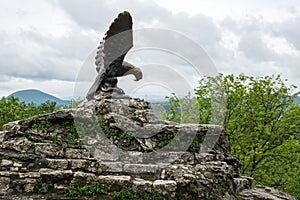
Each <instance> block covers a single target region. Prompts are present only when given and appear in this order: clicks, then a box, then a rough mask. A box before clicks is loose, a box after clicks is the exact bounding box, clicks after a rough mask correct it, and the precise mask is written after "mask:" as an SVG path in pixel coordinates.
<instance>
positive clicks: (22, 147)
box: [2, 137, 32, 153]
mask: <svg viewBox="0 0 300 200" xmlns="http://www.w3.org/2000/svg"><path fill="white" fill-rule="evenodd" d="M31 146H32V142H30V141H29V140H28V139H27V138H25V137H20V138H17V139H16V140H9V141H3V142H2V148H3V149H10V150H15V151H18V152H20V153H26V152H27V151H28V150H30V149H31V148H32V147H31Z"/></svg>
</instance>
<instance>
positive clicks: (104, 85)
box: [87, 11, 142, 100]
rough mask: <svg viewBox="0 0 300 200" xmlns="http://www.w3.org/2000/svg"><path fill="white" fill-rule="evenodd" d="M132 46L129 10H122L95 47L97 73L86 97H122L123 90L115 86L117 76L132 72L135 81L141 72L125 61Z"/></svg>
mask: <svg viewBox="0 0 300 200" xmlns="http://www.w3.org/2000/svg"><path fill="white" fill-rule="evenodd" d="M132 47H133V38H132V18H131V16H130V13H129V12H126V11H124V12H122V13H120V14H119V15H118V17H117V18H116V19H115V20H114V21H113V23H112V24H111V25H110V27H109V30H108V31H107V32H106V34H105V36H104V37H103V39H102V41H101V42H100V45H99V46H98V48H97V54H96V57H95V64H96V70H97V72H98V75H97V77H96V80H95V82H94V84H93V85H92V87H91V88H90V90H89V91H88V94H87V99H88V100H90V99H93V98H94V97H95V95H97V96H100V97H105V98H107V97H122V95H124V91H123V90H122V89H121V88H118V87H117V83H118V80H117V77H120V76H125V75H127V74H133V75H134V76H135V78H136V81H138V80H140V79H141V78H142V72H141V70H140V69H139V68H137V67H135V66H134V65H132V64H130V63H128V62H125V61H124V57H125V55H126V53H127V52H128V51H129V50H130V49H131V48H132Z"/></svg>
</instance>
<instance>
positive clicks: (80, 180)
mask: <svg viewBox="0 0 300 200" xmlns="http://www.w3.org/2000/svg"><path fill="white" fill-rule="evenodd" d="M95 180H96V175H95V174H92V173H84V172H75V173H74V177H73V179H72V183H76V185H79V186H83V185H86V184H89V183H92V182H94V181H95Z"/></svg>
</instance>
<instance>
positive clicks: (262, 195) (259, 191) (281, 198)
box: [239, 185, 297, 200]
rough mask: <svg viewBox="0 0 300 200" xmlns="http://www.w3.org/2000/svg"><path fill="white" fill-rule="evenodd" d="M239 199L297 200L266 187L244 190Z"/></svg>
mask: <svg viewBox="0 0 300 200" xmlns="http://www.w3.org/2000/svg"><path fill="white" fill-rule="evenodd" d="M239 198H240V199H241V200H253V199H263V200H297V199H296V198H295V197H292V196H290V195H288V194H285V193H282V192H280V191H278V190H275V189H273V188H270V187H266V186H259V185H258V186H256V187H255V188H252V189H248V190H244V191H242V192H241V193H240V196H239Z"/></svg>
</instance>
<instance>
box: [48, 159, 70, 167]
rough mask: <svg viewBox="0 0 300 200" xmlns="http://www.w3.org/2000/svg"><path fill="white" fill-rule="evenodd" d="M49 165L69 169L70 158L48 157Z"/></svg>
mask: <svg viewBox="0 0 300 200" xmlns="http://www.w3.org/2000/svg"><path fill="white" fill-rule="evenodd" d="M46 163H47V167H49V168H51V169H67V168H68V160H66V159H46Z"/></svg>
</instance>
